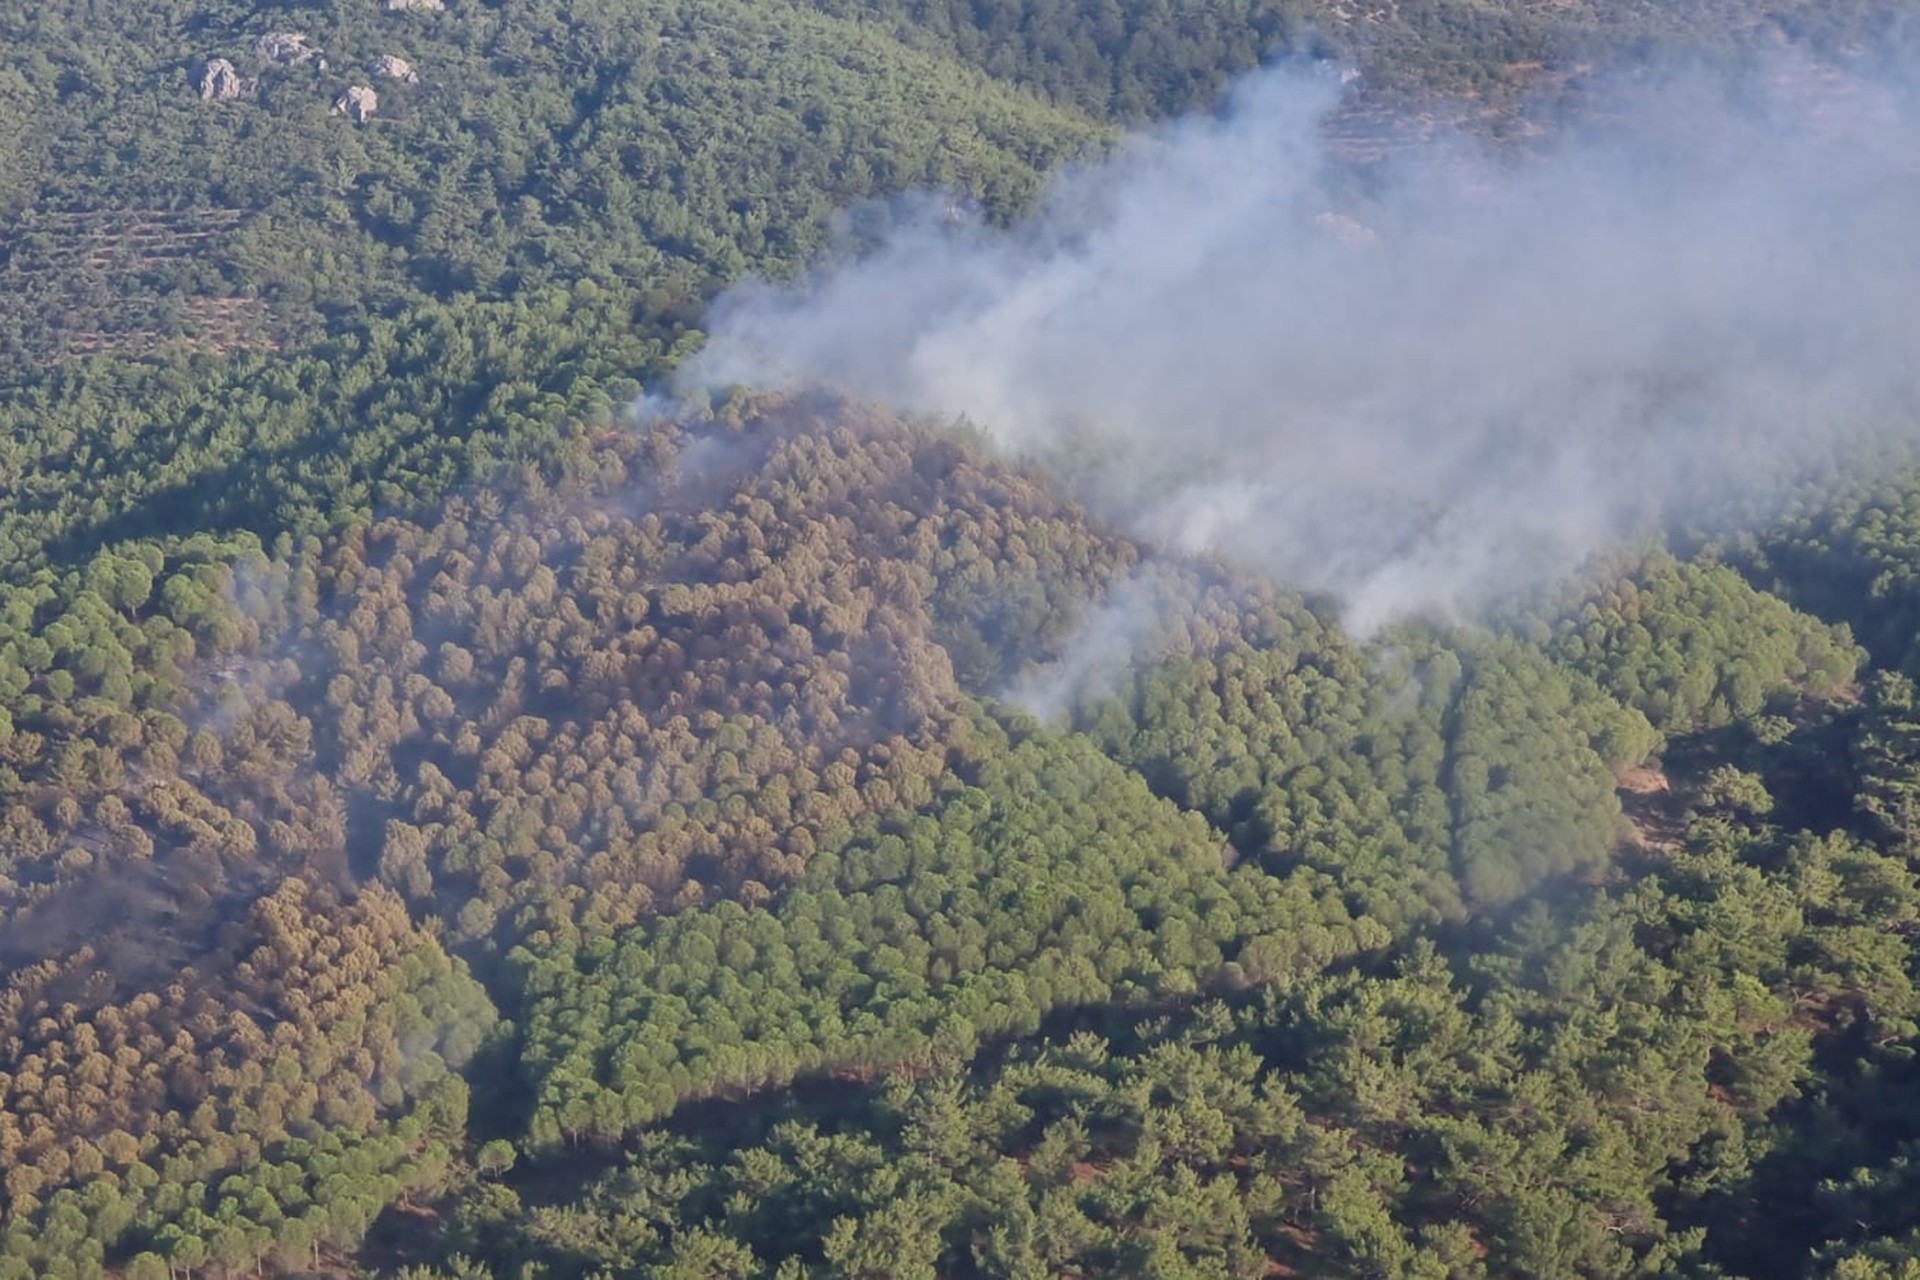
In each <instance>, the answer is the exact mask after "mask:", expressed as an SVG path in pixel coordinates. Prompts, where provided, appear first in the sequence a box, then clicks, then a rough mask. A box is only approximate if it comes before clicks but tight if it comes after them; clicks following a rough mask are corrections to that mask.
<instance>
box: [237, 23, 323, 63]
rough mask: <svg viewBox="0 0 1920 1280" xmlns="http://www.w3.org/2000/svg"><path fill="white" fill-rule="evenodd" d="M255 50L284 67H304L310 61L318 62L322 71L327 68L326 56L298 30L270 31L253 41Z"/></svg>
mask: <svg viewBox="0 0 1920 1280" xmlns="http://www.w3.org/2000/svg"><path fill="white" fill-rule="evenodd" d="M253 51H254V52H255V53H257V54H259V55H260V56H261V57H262V58H264V59H266V60H267V61H268V62H272V63H277V64H279V65H280V66H283V67H304V66H305V65H307V63H309V62H317V63H319V65H320V69H321V70H322V71H325V70H326V69H327V59H326V56H325V55H324V54H322V53H321V52H320V51H319V50H318V49H316V48H314V47H313V46H312V45H310V44H308V43H307V37H306V36H305V35H303V34H301V33H300V32H298V31H270V32H268V33H267V34H266V35H264V36H261V37H260V38H259V39H258V40H256V41H254V42H253Z"/></svg>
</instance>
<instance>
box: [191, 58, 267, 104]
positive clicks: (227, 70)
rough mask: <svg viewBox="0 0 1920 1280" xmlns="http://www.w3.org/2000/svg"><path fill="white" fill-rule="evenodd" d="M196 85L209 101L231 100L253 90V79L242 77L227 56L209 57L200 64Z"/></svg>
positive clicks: (201, 94)
mask: <svg viewBox="0 0 1920 1280" xmlns="http://www.w3.org/2000/svg"><path fill="white" fill-rule="evenodd" d="M194 87H195V88H196V89H198V90H199V91H200V96H201V97H202V98H203V99H205V100H206V101H208V102H231V101H233V100H234V99H235V98H243V97H245V96H246V95H247V94H248V93H250V92H252V91H253V81H251V80H243V79H241V78H240V73H239V71H237V70H235V69H234V65H233V64H232V63H231V62H229V61H227V60H226V59H225V58H208V59H207V60H206V61H205V62H203V63H201V64H200V74H199V75H198V76H197V77H196V78H195V80H194Z"/></svg>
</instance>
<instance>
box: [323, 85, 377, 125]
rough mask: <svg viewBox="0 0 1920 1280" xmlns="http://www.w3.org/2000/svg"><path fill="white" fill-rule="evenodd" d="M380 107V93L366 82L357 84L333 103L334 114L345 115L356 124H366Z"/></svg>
mask: <svg viewBox="0 0 1920 1280" xmlns="http://www.w3.org/2000/svg"><path fill="white" fill-rule="evenodd" d="M379 109H380V95H379V94H377V93H375V92H374V91H373V90H372V89H370V88H368V87H367V86H366V85H364V84H356V85H354V86H353V87H352V88H350V89H348V90H347V91H346V92H345V93H343V94H341V95H340V97H339V98H338V100H336V101H335V102H334V104H333V114H335V115H337V116H345V117H347V119H349V120H351V121H353V122H354V123H355V124H365V123H366V122H367V121H368V120H370V119H371V118H372V117H373V113H374V112H376V111H378V110H379Z"/></svg>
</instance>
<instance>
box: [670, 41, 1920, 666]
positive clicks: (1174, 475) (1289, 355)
mask: <svg viewBox="0 0 1920 1280" xmlns="http://www.w3.org/2000/svg"><path fill="white" fill-rule="evenodd" d="M1803 70H1804V69H1803V68H1800V67H1798V66H1796V65H1787V64H1785V63H1784V62H1782V63H1778V64H1775V65H1773V66H1771V67H1768V68H1765V69H1763V70H1761V71H1758V72H1753V73H1750V74H1748V75H1746V76H1744V77H1739V78H1734V77H1721V76H1711V77H1710V76H1707V75H1704V74H1687V75H1662V76H1653V75H1651V74H1641V75H1639V76H1636V77H1633V78H1632V82H1631V84H1630V85H1628V84H1626V83H1624V82H1623V81H1616V82H1614V83H1612V84H1610V85H1609V86H1607V87H1606V88H1604V89H1600V90H1593V91H1591V92H1590V94H1589V102H1590V104H1597V105H1598V109H1595V110H1591V111H1587V112H1584V113H1582V114H1581V118H1580V119H1579V121H1578V122H1577V123H1574V124H1569V125H1564V126H1561V127H1558V128H1556V129H1554V130H1553V131H1552V133H1553V136H1552V138H1551V140H1549V141H1538V140H1536V141H1535V142H1533V143H1530V144H1528V145H1526V146H1524V147H1520V148H1515V149H1510V150H1508V151H1506V152H1502V151H1498V150H1496V149H1494V148H1493V147H1491V146H1490V145H1487V144H1484V143H1482V142H1480V141H1477V140H1475V139H1473V138H1470V137H1468V136H1465V135H1462V136H1459V137H1455V138H1452V139H1451V140H1444V141H1442V142H1441V143H1439V144H1437V145H1434V146H1429V147H1425V148H1422V149H1420V151H1419V153H1418V154H1417V155H1412V156H1403V157H1400V158H1396V159H1394V160H1391V161H1389V162H1388V163H1387V164H1386V165H1384V166H1381V167H1380V168H1379V169H1378V170H1376V171H1372V172H1366V173H1356V172H1354V171H1353V170H1352V169H1350V168H1348V167H1345V166H1342V165H1341V164H1339V163H1337V161H1336V160H1335V159H1333V158H1332V157H1330V156H1329V154H1328V151H1327V148H1326V146H1325V144H1324V141H1323V135H1322V130H1321V125H1322V122H1323V119H1324V117H1325V115H1326V113H1327V112H1328V110H1329V109H1330V108H1331V107H1332V106H1333V105H1334V104H1335V102H1336V99H1337V96H1338V93H1339V89H1338V86H1337V84H1336V83H1335V82H1334V79H1333V77H1331V76H1328V75H1325V74H1322V73H1319V72H1317V71H1314V70H1311V69H1308V70H1302V69H1300V68H1279V69H1274V70H1270V71H1267V72H1264V73H1262V74H1260V75H1258V76H1256V77H1254V78H1252V79H1250V80H1248V81H1247V82H1245V83H1243V84H1242V85H1241V86H1240V87H1239V88H1238V90H1237V91H1236V92H1234V93H1233V94H1232V95H1231V96H1230V98H1229V100H1228V101H1227V103H1226V105H1225V106H1224V107H1223V108H1222V110H1220V111H1219V112H1218V113H1216V114H1214V115H1210V116H1205V117H1198V118H1190V119H1187V120H1185V121H1182V122H1178V123H1175V124H1172V125H1170V126H1167V127H1163V128H1160V129H1157V130H1155V131H1153V132H1150V133H1147V134H1145V135H1142V136H1139V137H1136V138H1134V139H1132V140H1131V141H1129V142H1128V143H1126V144H1125V145H1124V146H1122V147H1120V148H1119V149H1117V151H1116V152H1115V153H1114V154H1113V155H1111V156H1110V157H1108V158H1106V159H1104V160H1101V161H1099V162H1096V163H1091V164H1089V165H1086V166H1083V167H1081V168H1080V169H1078V170H1076V171H1073V172H1071V173H1069V174H1068V175H1066V176H1065V177H1063V178H1061V179H1060V180H1058V181H1057V182H1056V184H1055V185H1054V187H1053V188H1052V190H1051V192H1050V194H1049V196H1048V198H1047V199H1046V200H1045V201H1044V203H1043V205H1042V207H1041V208H1040V210H1039V211H1038V212H1037V213H1036V215H1035V216H1033V217H1032V218H1031V219H1030V220H1028V221H1027V222H1025V223H1023V224H1021V225H1019V226H1016V227H1013V228H1011V229H1000V228H995V227H990V226H986V225H983V224H982V223H980V222H978V221H977V220H974V219H973V218H972V217H971V216H970V215H965V214H958V213H956V210H955V209H954V208H953V207H952V206H951V205H949V204H948V203H947V202H944V201H938V200H930V201H927V202H925V204H924V205H923V206H921V207H919V208H918V209H917V210H913V211H909V212H908V213H907V215H906V216H905V217H903V218H901V219H900V221H899V225H898V226H897V228H896V229H894V230H892V231H890V232H889V233H888V234H887V236H886V237H885V238H884V240H883V241H882V242H881V243H880V244H879V245H878V246H877V247H876V248H872V249H871V250H869V251H863V252H859V253H849V254H846V255H843V256H842V258H841V259H840V260H838V261H836V262H834V263H832V264H830V265H827V266H824V267H822V268H821V269H819V270H818V271H816V272H815V273H814V274H813V275H811V276H810V277H808V278H807V279H805V280H804V281H803V282H801V283H800V284H799V285H798V286H786V285H778V284H770V283H765V282H749V283H747V284H744V285H741V286H739V287H737V288H735V289H734V290H732V291H731V292H729V293H728V294H726V295H725V296H724V297H723V298H722V299H721V300H720V303H719V305H718V306H717V307H716V309H715V311H714V313H713V319H712V323H711V325H710V328H711V330H712V332H713V339H712V341H711V343H710V344H709V346H708V348H707V349H706V351H705V352H704V353H703V354H702V355H701V356H700V357H699V358H698V359H697V360H696V361H694V362H693V364H692V365H691V366H690V367H689V368H687V369H686V370H685V371H684V372H683V378H682V383H681V385H682V386H683V387H695V386H707V387H714V386H720V385H725V384H731V383H742V382H744V383H752V384H760V385H765V384H769V383H773V384H779V383H787V382H798V381H822V382H826V383H830V384H833V385H835V386H838V387H841V388H844V389H847V390H850V391H853V392H855V393H857V394H861V395H866V396H873V397H877V398H881V399H884V400H887V401H890V402H892V403H894V404H896V405H899V406H902V407H904V408H907V409H910V410H913V411H918V412H926V413H936V414H960V413H964V414H966V415H968V416H969V417H970V418H972V419H973V420H975V421H976V422H978V423H980V424H982V425H983V426H984V427H986V428H987V429H988V430H989V431H990V432H991V433H993V434H994V435H995V436H996V437H997V438H999V439H1001V440H1002V441H1004V442H1005V443H1007V444H1008V445H1010V446H1012V447H1014V448H1016V449H1018V450H1021V451H1026V452H1032V453H1035V454H1039V455H1042V456H1051V457H1054V458H1055V459H1057V460H1063V461H1065V462H1067V463H1068V465H1069V466H1071V467H1072V468H1074V469H1076V470H1083V471H1085V472H1086V473H1087V475H1088V482H1089V485H1090V490H1089V491H1090V492H1092V493H1093V494H1094V495H1095V496H1096V497H1097V498H1099V499H1100V500H1101V501H1102V505H1104V506H1106V507H1107V508H1108V509H1109V510H1113V511H1118V512H1121V513H1123V514H1124V515H1125V516H1126V517H1127V518H1129V519H1130V520H1131V521H1132V522H1133V523H1134V525H1135V527H1136V528H1137V529H1138V530H1139V531H1140V532H1143V533H1147V534H1150V535H1153V536H1156V537H1158V538H1160V539H1162V540H1164V541H1167V542H1171V543H1173V544H1176V545H1179V546H1182V547H1185V548H1187V549H1202V548H1213V549H1219V550H1224V551H1229V552H1231V553H1233V554H1235V555H1238V556H1243V557H1245V558H1247V559H1249V560H1253V561H1256V562H1258V563H1260V564H1262V565H1263V566H1266V567H1268V568H1270V569H1272V570H1274V571H1276V572H1278V573H1280V574H1281V575H1283V576H1285V577H1287V578H1289V579H1291V580H1293V581H1295V582H1297V583H1300V584H1302V585H1304V586H1307V587H1310V588H1314V589H1323V590H1329V591H1332V592H1334V593H1336V594H1338V595H1339V596H1340V597H1341V598H1342V599H1343V601H1344V607H1345V612H1346V619H1347V621H1348V623H1349V625H1351V626H1353V627H1355V628H1357V629H1360V630H1367V629H1370V628H1372V627H1374V626H1376V625H1378V624H1380V623H1382V622H1384V621H1387V620H1390V619H1392V618H1394V617H1396V616H1401V615H1403V614H1407V613H1411V612H1439V613H1453V612H1458V611H1461V610H1471V609H1473V608H1475V607H1478V606H1482V605H1485V604H1487V603H1488V602H1490V601H1492V600H1493V599H1495V598H1497V597H1498V596H1500V595H1502V594H1504V593H1505V592H1507V591H1509V590H1511V589H1514V588H1524V587H1527V586H1531V585H1535V584H1537V583H1539V582H1540V581H1542V580H1544V579H1545V578H1547V577H1550V576H1552V575H1553V574H1556V573H1560V572H1563V571H1565V570H1567V569H1570V568H1572V567H1574V566H1575V565H1577V564H1578V563H1579V562H1580V561H1581V560H1582V559H1583V558H1584V557H1585V556H1587V555H1588V554H1589V553H1591V552H1592V551H1594V550H1595V549H1596V548H1598V547H1600V546H1602V545H1604V544H1605V543H1607V542H1609V541H1611V540H1614V539H1616V538H1618V537H1621V536H1623V535H1626V534H1629V533H1631V532H1633V531H1635V530H1636V529H1638V528H1641V527H1643V526H1646V525H1649V524H1654V523H1659V522H1664V521H1668V520H1671V519H1674V518H1676V517H1679V516H1684V517H1685V518H1687V519H1688V520H1690V521H1698V520H1701V519H1705V518H1710V516H1711V513H1712V511H1713V510H1714V509H1715V508H1716V507H1717V506H1719V505H1720V504H1722V503H1723V502H1725V501H1728V500H1733V499H1738V500H1739V501H1741V502H1742V503H1743V504H1746V505H1748V507H1749V509H1750V508H1751V504H1752V503H1753V502H1754V501H1755V500H1759V501H1760V502H1762V503H1764V501H1765V495H1766V494H1767V493H1768V492H1769V490H1770V489H1771V488H1772V487H1773V484H1774V483H1775V482H1777V480H1778V479H1779V478H1780V477H1781V476H1782V475H1783V474H1785V473H1787V472H1790V471H1791V470H1792V469H1794V468H1796V467H1800V466H1804V465H1806V464H1808V463H1810V462H1813V461H1815V460H1817V459H1819V458H1820V457H1822V456H1824V455H1825V454H1827V453H1828V452H1830V451H1832V450H1834V449H1835V448H1837V447H1840V446H1841V445H1842V444H1843V443H1844V442H1846V441H1849V440H1851V439H1853V438H1854V437H1855V436H1856V434H1858V433H1863V432H1866V431H1869V430H1871V429H1873V428H1875V427H1877V426H1879V425H1881V424H1883V423H1884V422H1885V421H1887V420H1890V419H1892V418H1894V417H1895V416H1896V414H1897V411H1900V410H1903V409H1907V408H1910V407H1911V406H1912V405H1913V403H1914V402H1915V400H1916V398H1917V397H1916V395H1915V392H1916V389H1917V387H1916V380H1917V378H1920V374H1917V373H1916V371H1917V370H1920V362H1917V361H1916V359H1915V357H1916V355H1920V350H1917V349H1916V347H1917V345H1920V339H1917V338H1916V335H1917V334H1920V325H1916V320H1920V301H1917V300H1920V254H1916V252H1915V250H1914V247H1913V241H1912V236H1911V228H1912V227H1913V226H1914V225H1916V214H1920V145H1917V143H1916V139H1920V132H1916V130H1915V128H1914V124H1915V118H1914V113H1913V110H1912V104H1911V102H1910V100H1909V99H1908V97H1907V96H1906V95H1905V93H1904V91H1903V90H1901V89H1899V88H1897V87H1894V86H1893V85H1892V84H1890V83H1888V82H1885V81H1882V82H1879V83H1875V84H1872V85H1868V84H1865V83H1847V84H1845V85H1844V86H1842V87H1841V88H1839V89H1836V90H1834V91H1833V92H1831V93H1826V94H1819V95H1812V97H1811V98H1810V96H1809V94H1808V93H1807V92H1806V89H1807V84H1808V80H1807V77H1806V76H1805V75H1804V74H1803ZM1541 132H1542V133H1543V134H1544V133H1546V132H1547V131H1545V130H1542V131H1541ZM1521 153H1524V154H1521Z"/></svg>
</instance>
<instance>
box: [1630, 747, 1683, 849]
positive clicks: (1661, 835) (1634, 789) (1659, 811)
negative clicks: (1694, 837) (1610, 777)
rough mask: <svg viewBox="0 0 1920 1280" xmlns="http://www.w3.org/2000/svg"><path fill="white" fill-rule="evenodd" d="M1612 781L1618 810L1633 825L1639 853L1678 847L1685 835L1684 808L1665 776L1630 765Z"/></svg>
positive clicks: (1639, 766)
mask: <svg viewBox="0 0 1920 1280" xmlns="http://www.w3.org/2000/svg"><path fill="white" fill-rule="evenodd" d="M1614 777H1615V780H1616V782H1617V784H1618V788H1619V792H1620V808H1621V809H1622V811H1624V812H1625V813H1626V815H1627V820H1628V821H1629V822H1631V823H1632V824H1633V834H1634V840H1635V842H1636V843H1637V844H1638V845H1639V846H1640V847H1641V848H1643V849H1671V848H1673V847H1674V846H1676V845H1678V844H1679V843H1680V839H1681V837H1682V836H1683V835H1684V834H1685V832H1686V804H1685V802H1684V801H1683V800H1682V799H1681V798H1680V796H1679V795H1678V794H1676V793H1675V792H1674V790H1673V784H1672V782H1671V781H1670V780H1669V779H1668V777H1667V775H1666V774H1665V773H1664V772H1663V771H1661V770H1660V769H1657V768H1654V767H1653V766H1651V765H1634V766H1633V767H1631V768H1627V769H1622V770H1619V771H1617V772H1616V773H1615V775H1614Z"/></svg>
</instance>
